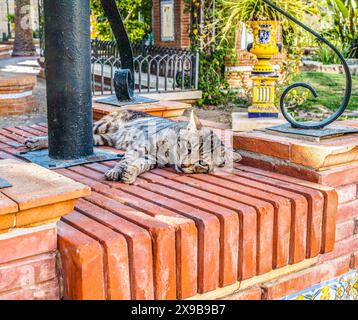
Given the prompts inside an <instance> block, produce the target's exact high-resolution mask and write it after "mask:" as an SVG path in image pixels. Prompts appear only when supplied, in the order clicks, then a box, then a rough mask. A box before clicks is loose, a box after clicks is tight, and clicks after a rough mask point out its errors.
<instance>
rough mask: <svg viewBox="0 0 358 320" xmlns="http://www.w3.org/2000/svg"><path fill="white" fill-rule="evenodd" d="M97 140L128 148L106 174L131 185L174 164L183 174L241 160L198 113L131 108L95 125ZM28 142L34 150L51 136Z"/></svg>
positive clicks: (103, 144) (29, 147)
mask: <svg viewBox="0 0 358 320" xmlns="http://www.w3.org/2000/svg"><path fill="white" fill-rule="evenodd" d="M93 142H94V145H95V146H111V147H115V148H117V149H119V150H124V151H126V153H125V155H124V157H123V158H122V159H121V160H120V161H119V162H118V163H117V164H116V166H115V167H114V168H113V169H111V170H109V171H108V172H107V173H106V174H105V177H106V179H107V180H111V181H121V182H124V183H127V184H132V183H134V181H135V180H136V178H137V177H138V176H139V175H140V174H142V173H144V172H146V171H149V170H151V169H153V168H156V167H159V168H163V167H169V166H172V167H174V168H175V170H176V171H177V172H182V173H209V172H213V170H214V169H215V168H220V167H225V166H228V165H230V164H231V163H232V162H238V161H240V160H241V156H240V155H239V154H237V153H233V151H232V150H230V149H229V148H227V147H225V146H224V144H223V143H222V142H221V140H220V138H219V137H218V136H217V135H216V134H214V132H213V131H212V130H210V129H208V128H204V127H203V126H202V124H201V123H200V120H199V119H198V118H197V116H196V115H195V114H194V112H192V114H191V117H190V121H189V122H176V121H173V120H169V119H165V118H160V117H155V116H151V115H149V114H146V113H142V112H138V111H131V110H122V111H118V112H114V113H112V114H109V115H107V116H105V117H103V118H102V119H101V120H99V121H97V122H96V123H95V124H94V127H93ZM25 145H26V147H27V148H28V149H30V150H40V149H45V148H47V147H48V139H47V137H32V138H29V139H27V140H26V142H25Z"/></svg>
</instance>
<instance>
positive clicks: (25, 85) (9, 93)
mask: <svg viewBox="0 0 358 320" xmlns="http://www.w3.org/2000/svg"><path fill="white" fill-rule="evenodd" d="M35 85H36V77H35V76H31V75H21V76H20V75H16V76H13V75H12V76H10V75H2V76H1V75H0V116H14V115H20V114H25V113H31V112H33V111H35V110H36V107H37V102H36V99H35V97H34V95H33V89H34V87H35Z"/></svg>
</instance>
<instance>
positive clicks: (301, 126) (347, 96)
mask: <svg viewBox="0 0 358 320" xmlns="http://www.w3.org/2000/svg"><path fill="white" fill-rule="evenodd" d="M262 1H263V2H265V3H266V4H267V5H269V6H270V7H272V8H273V9H275V10H276V11H278V12H279V13H281V14H282V15H284V16H285V17H286V18H288V19H289V20H291V21H293V22H294V23H296V24H297V25H299V26H300V27H302V28H303V29H305V30H306V31H308V32H309V33H311V34H312V35H314V36H315V37H316V38H317V39H319V40H320V41H322V42H324V43H325V44H326V45H328V46H329V47H330V48H331V49H332V50H333V51H334V52H335V53H336V54H337V55H338V56H339V59H340V60H341V62H342V65H343V68H344V72H345V74H346V90H345V96H344V100H343V102H342V104H341V106H340V107H339V109H338V110H337V111H336V112H335V113H334V114H332V115H331V116H330V117H329V118H327V119H325V120H323V121H321V122H310V123H304V122H297V121H296V120H295V119H293V117H292V116H291V115H290V114H289V113H288V112H287V111H286V109H285V98H286V96H287V94H288V93H289V92H290V91H291V90H292V89H294V88H297V87H304V88H306V89H308V90H310V91H311V93H312V94H313V95H314V96H315V97H317V96H318V94H317V92H316V90H315V89H314V88H313V87H312V86H311V85H309V84H307V83H302V82H299V83H294V84H292V85H290V86H288V87H287V88H286V90H285V91H284V92H283V94H282V96H281V101H280V108H281V111H282V114H283V116H284V117H285V118H286V120H287V121H288V122H289V123H290V124H291V125H292V127H294V128H298V129H322V128H323V127H325V126H327V125H329V124H331V123H332V122H334V121H335V120H337V119H338V118H339V117H340V116H341V115H342V114H343V112H344V111H345V109H346V108H347V106H348V104H349V100H350V98H351V94H352V76H351V72H350V70H349V66H348V64H347V62H346V60H345V58H344V57H343V55H342V53H341V52H340V51H339V50H338V49H337V48H336V47H335V46H334V45H333V44H332V43H331V42H329V41H328V40H327V39H325V38H324V37H323V36H322V35H320V34H319V33H317V32H316V31H314V30H312V29H311V28H309V27H307V26H306V25H305V24H303V23H302V22H300V21H298V20H297V19H295V18H294V17H292V16H291V15H290V14H288V13H287V12H285V11H284V10H282V9H281V8H279V7H278V6H276V5H275V4H273V3H272V2H271V1H268V0H262Z"/></svg>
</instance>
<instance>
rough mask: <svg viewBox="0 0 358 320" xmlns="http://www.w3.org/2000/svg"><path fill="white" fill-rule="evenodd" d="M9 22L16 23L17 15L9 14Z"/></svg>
mask: <svg viewBox="0 0 358 320" xmlns="http://www.w3.org/2000/svg"><path fill="white" fill-rule="evenodd" d="M7 21H9V22H10V23H15V14H13V13H10V14H8V15H7Z"/></svg>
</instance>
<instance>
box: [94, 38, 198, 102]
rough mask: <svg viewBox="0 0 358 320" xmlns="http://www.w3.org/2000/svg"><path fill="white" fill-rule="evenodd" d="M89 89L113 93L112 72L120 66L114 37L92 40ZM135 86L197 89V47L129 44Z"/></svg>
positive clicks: (163, 89) (143, 89)
mask: <svg viewBox="0 0 358 320" xmlns="http://www.w3.org/2000/svg"><path fill="white" fill-rule="evenodd" d="M91 46H92V91H93V94H94V95H103V94H107V93H110V94H113V92H114V91H115V88H114V73H115V70H116V69H118V68H121V58H120V51H119V48H118V45H117V42H116V41H100V40H92V42H91ZM132 49H133V57H134V58H133V62H134V78H135V89H136V91H137V92H139V93H144V92H168V91H185V90H196V89H198V73H199V51H194V52H191V51H189V50H186V49H181V48H169V47H159V46H146V45H143V44H133V45H132Z"/></svg>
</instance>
